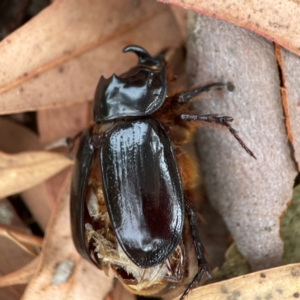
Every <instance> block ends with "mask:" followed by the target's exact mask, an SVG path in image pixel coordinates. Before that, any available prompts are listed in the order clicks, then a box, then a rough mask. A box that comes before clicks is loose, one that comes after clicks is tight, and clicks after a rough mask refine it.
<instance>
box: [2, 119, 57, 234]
mask: <svg viewBox="0 0 300 300" xmlns="http://www.w3.org/2000/svg"><path fill="white" fill-rule="evenodd" d="M40 150H43V147H42V144H41V143H40V141H39V137H38V135H37V134H36V133H34V132H33V131H31V130H30V129H28V128H26V127H25V126H22V125H21V124H18V123H16V122H13V121H12V120H9V119H6V118H4V117H2V118H0V151H3V152H6V153H10V154H13V153H20V152H24V151H40ZM52 178H53V177H52ZM50 180H51V179H50ZM47 185H48V184H47V181H46V182H43V183H41V184H38V185H36V186H34V187H32V188H30V189H28V190H26V191H23V192H22V193H21V196H22V199H23V200H24V202H25V203H26V206H27V207H28V208H29V210H30V211H31V213H32V215H33V216H34V219H35V220H36V221H37V223H38V224H39V225H40V226H41V228H42V229H43V230H45V228H46V226H47V223H48V220H49V218H50V214H51V208H52V206H53V204H54V203H55V200H56V196H55V198H54V197H52V194H49V193H48V192H47Z"/></svg>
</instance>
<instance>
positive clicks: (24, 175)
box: [0, 152, 73, 198]
mask: <svg viewBox="0 0 300 300" xmlns="http://www.w3.org/2000/svg"><path fill="white" fill-rule="evenodd" d="M72 164H73V162H72V161H71V160H70V159H68V158H67V157H65V156H64V155H62V154H58V153H51V152H26V153H20V154H13V155H9V154H6V153H3V152H0V198H4V197H6V196H8V195H12V194H16V193H19V192H21V191H23V190H26V189H29V188H31V187H32V186H34V185H36V184H39V183H40V182H43V181H44V180H46V179H48V178H49V177H51V176H53V175H54V174H56V173H58V172H60V171H61V170H63V169H64V168H66V167H68V166H71V165H72Z"/></svg>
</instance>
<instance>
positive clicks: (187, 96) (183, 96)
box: [174, 82, 233, 104]
mask: <svg viewBox="0 0 300 300" xmlns="http://www.w3.org/2000/svg"><path fill="white" fill-rule="evenodd" d="M224 85H225V83H223V82H213V83H208V84H205V85H201V86H198V87H196V88H194V89H192V90H190V91H187V92H182V93H179V94H176V95H175V96H174V98H175V99H176V101H177V102H178V103H182V104H184V103H187V102H188V101H189V100H191V99H192V98H194V97H196V96H198V95H200V94H201V93H203V92H208V91H209V90H210V89H211V88H212V87H219V88H220V87H223V86H224ZM232 86H233V85H232V83H228V84H227V88H228V90H232Z"/></svg>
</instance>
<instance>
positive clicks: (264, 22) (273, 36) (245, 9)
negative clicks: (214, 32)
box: [158, 0, 300, 55]
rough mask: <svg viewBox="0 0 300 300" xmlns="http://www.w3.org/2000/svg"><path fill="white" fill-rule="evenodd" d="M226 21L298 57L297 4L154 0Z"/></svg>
mask: <svg viewBox="0 0 300 300" xmlns="http://www.w3.org/2000/svg"><path fill="white" fill-rule="evenodd" d="M158 1H159V2H168V3H170V4H174V5H177V6H180V7H184V8H185V9H190V10H193V11H195V12H198V13H201V14H204V15H207V16H210V17H214V18H218V19H222V20H226V21H228V22H231V23H233V24H235V25H239V26H242V27H245V28H247V29H249V30H252V31H254V32H256V33H258V34H260V35H262V36H264V37H266V38H268V39H270V40H272V41H275V42H276V43H278V44H279V45H281V46H283V47H284V48H286V49H288V50H290V51H292V52H294V53H296V54H298V55H299V54H300V24H299V20H300V2H299V1H295V0H284V1H282V0H273V1H267V0H265V1H259V0H252V1H236V0H226V1H223V0H216V1H213V2H211V1H195V0H158Z"/></svg>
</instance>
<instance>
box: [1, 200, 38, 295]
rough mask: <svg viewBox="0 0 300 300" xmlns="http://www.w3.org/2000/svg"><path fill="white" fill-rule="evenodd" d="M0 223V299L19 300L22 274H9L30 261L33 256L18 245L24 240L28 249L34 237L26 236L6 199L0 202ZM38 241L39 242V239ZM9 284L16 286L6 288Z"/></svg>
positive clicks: (23, 226)
mask: <svg viewBox="0 0 300 300" xmlns="http://www.w3.org/2000/svg"><path fill="white" fill-rule="evenodd" d="M0 223H1V225H0V287H1V288H0V299H5V300H19V299H20V297H21V295H22V294H23V292H24V290H25V286H24V285H23V283H24V280H23V278H24V276H23V274H24V273H22V274H20V273H19V274H18V276H14V275H13V273H11V272H14V271H16V270H17V269H19V268H22V267H24V266H26V265H27V264H28V263H30V262H31V261H32V259H33V257H34V256H32V254H29V253H28V252H27V251H24V250H23V249H22V248H21V247H20V246H19V245H20V244H21V243H22V240H23V241H24V240H25V241H26V243H27V245H26V247H28V246H29V245H30V243H31V241H32V238H35V237H34V236H32V235H30V234H28V229H27V228H26V227H25V225H24V224H23V222H22V221H21V220H20V218H19V216H18V215H17V213H16V212H15V210H14V208H13V206H12V205H11V204H10V202H9V201H7V200H6V199H3V200H1V201H0ZM14 234H15V237H14ZM38 240H39V242H40V240H41V239H38ZM34 241H37V239H34ZM22 246H23V245H22ZM30 249H31V250H34V249H33V248H32V247H31V248H30ZM6 274H8V275H6ZM11 284H14V285H15V284H17V285H15V286H11V287H8V286H9V285H11Z"/></svg>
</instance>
